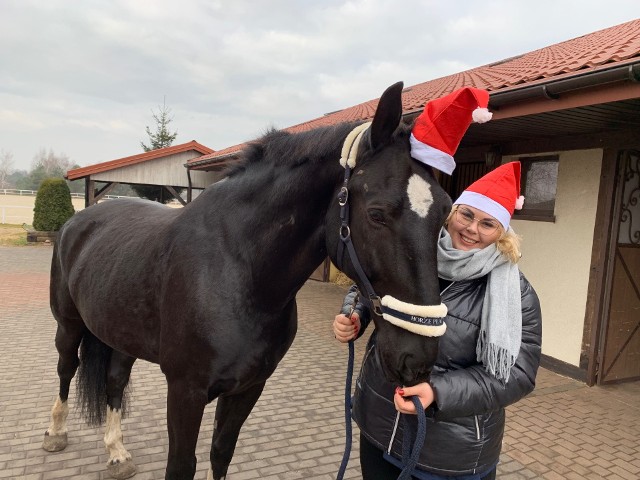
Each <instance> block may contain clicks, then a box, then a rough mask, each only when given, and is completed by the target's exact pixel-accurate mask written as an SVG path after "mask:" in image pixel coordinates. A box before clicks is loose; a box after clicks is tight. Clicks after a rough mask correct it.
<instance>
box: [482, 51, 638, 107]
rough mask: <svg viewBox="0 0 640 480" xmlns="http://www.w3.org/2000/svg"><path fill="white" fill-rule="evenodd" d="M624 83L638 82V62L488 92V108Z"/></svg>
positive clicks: (553, 97) (555, 97)
mask: <svg viewBox="0 0 640 480" xmlns="http://www.w3.org/2000/svg"><path fill="white" fill-rule="evenodd" d="M625 81H629V82H640V61H637V60H636V62H635V63H631V64H627V65H621V66H616V67H613V68H609V69H606V70H598V71H595V72H593V71H592V72H589V73H584V74H582V75H576V76H572V77H570V78H565V79H561V80H551V81H548V82H544V83H540V84H538V85H531V86H528V87H524V88H516V89H512V90H508V91H500V90H498V91H496V92H490V96H489V108H494V109H498V108H500V107H501V106H503V105H506V104H508V103H514V102H519V101H522V100H531V99H535V98H547V99H550V100H553V99H557V98H558V97H559V95H560V94H562V93H566V92H569V91H571V90H579V89H581V88H587V87H594V86H597V85H604V84H607V83H614V82H625Z"/></svg>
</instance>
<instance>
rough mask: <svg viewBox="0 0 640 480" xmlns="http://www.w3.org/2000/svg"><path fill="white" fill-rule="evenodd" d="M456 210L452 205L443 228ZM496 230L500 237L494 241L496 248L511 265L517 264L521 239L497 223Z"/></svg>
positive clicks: (520, 255)
mask: <svg viewBox="0 0 640 480" xmlns="http://www.w3.org/2000/svg"><path fill="white" fill-rule="evenodd" d="M457 209H458V205H454V206H453V208H452V209H451V211H450V212H449V215H448V216H447V219H446V220H445V221H444V227H445V228H447V226H448V225H449V221H450V220H451V217H453V214H454V213H456V210H457ZM498 229H499V230H500V236H499V237H498V239H497V240H496V241H495V244H496V248H497V249H498V251H499V252H500V253H501V254H502V255H504V256H505V257H507V259H508V260H509V261H510V262H511V263H518V260H520V257H522V253H520V242H521V241H522V237H521V236H520V235H518V234H517V233H516V232H514V231H513V230H505V229H504V227H503V226H502V224H501V223H499V226H498Z"/></svg>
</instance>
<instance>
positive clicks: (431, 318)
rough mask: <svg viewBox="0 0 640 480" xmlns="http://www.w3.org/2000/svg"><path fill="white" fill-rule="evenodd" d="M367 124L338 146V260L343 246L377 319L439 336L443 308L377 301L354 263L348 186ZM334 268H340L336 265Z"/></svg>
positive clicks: (385, 299)
mask: <svg viewBox="0 0 640 480" xmlns="http://www.w3.org/2000/svg"><path fill="white" fill-rule="evenodd" d="M370 125H371V122H367V123H363V124H361V125H358V126H357V127H355V128H354V129H353V130H352V131H351V132H350V133H349V135H347V138H346V139H345V141H344V144H343V146H342V156H341V158H340V165H342V166H343V167H344V182H343V184H342V188H340V193H338V203H339V204H340V220H341V225H340V240H341V242H340V243H338V257H337V258H338V261H339V262H342V258H343V255H344V248H345V246H346V248H347V252H348V253H349V258H350V259H351V264H352V265H353V268H355V270H356V274H357V275H358V279H359V280H360V282H359V285H362V287H363V288H364V290H365V292H364V293H365V295H363V296H362V300H363V302H364V303H366V304H367V306H368V307H369V308H370V309H371V310H372V311H373V312H374V313H375V314H376V315H378V316H379V317H382V318H383V319H385V320H386V321H388V322H389V323H392V324H393V325H395V326H397V327H400V328H403V329H405V330H408V331H410V332H412V333H416V334H418V335H423V336H427V337H439V336H441V335H443V334H444V332H445V331H446V329H447V326H446V324H445V323H444V320H443V319H444V317H445V316H446V315H447V307H446V306H445V305H444V304H442V303H441V304H439V305H414V304H412V303H406V302H402V301H400V300H398V299H396V298H394V297H392V296H391V295H385V296H384V297H382V298H380V297H379V296H378V295H376V293H375V291H374V289H373V286H372V285H371V282H370V281H369V279H368V278H367V275H366V274H365V273H364V270H363V268H362V265H361V264H360V261H359V260H358V255H357V254H356V250H355V248H354V246H353V242H352V241H351V229H350V228H349V188H348V183H349V179H350V178H351V169H352V168H354V167H355V166H356V155H357V153H358V147H359V145H360V141H361V140H362V137H363V136H364V133H365V132H366V131H367V129H368V128H369V126H370ZM338 267H341V266H340V265H339V266H338Z"/></svg>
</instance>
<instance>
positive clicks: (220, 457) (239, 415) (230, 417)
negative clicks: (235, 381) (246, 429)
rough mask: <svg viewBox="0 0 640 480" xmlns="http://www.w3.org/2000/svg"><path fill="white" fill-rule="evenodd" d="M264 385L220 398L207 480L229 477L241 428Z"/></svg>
mask: <svg viewBox="0 0 640 480" xmlns="http://www.w3.org/2000/svg"><path fill="white" fill-rule="evenodd" d="M264 385H265V382H262V383H259V384H257V385H254V386H252V387H251V388H249V389H248V390H245V391H243V392H242V393H239V394H237V395H224V396H220V397H218V405H217V407H216V419H215V423H214V426H213V438H212V440H211V454H210V457H209V459H210V461H211V466H210V468H209V473H208V475H207V480H212V479H215V480H220V479H222V478H225V476H226V475H227V469H228V468H229V464H230V463H231V458H232V457H233V452H234V450H235V448H236V442H237V441H238V435H239V434H240V428H242V425H243V424H244V421H245V420H246V419H247V417H248V416H249V414H250V413H251V410H252V409H253V407H254V406H255V404H256V402H257V401H258V398H260V395H261V394H262V390H263V389H264Z"/></svg>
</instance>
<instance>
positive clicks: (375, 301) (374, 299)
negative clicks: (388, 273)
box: [369, 293, 382, 317]
mask: <svg viewBox="0 0 640 480" xmlns="http://www.w3.org/2000/svg"><path fill="white" fill-rule="evenodd" d="M369 301H370V302H371V308H373V311H374V312H375V314H376V315H378V316H379V317H381V316H382V300H380V297H379V296H377V295H375V294H373V293H372V294H370V295H369Z"/></svg>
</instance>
